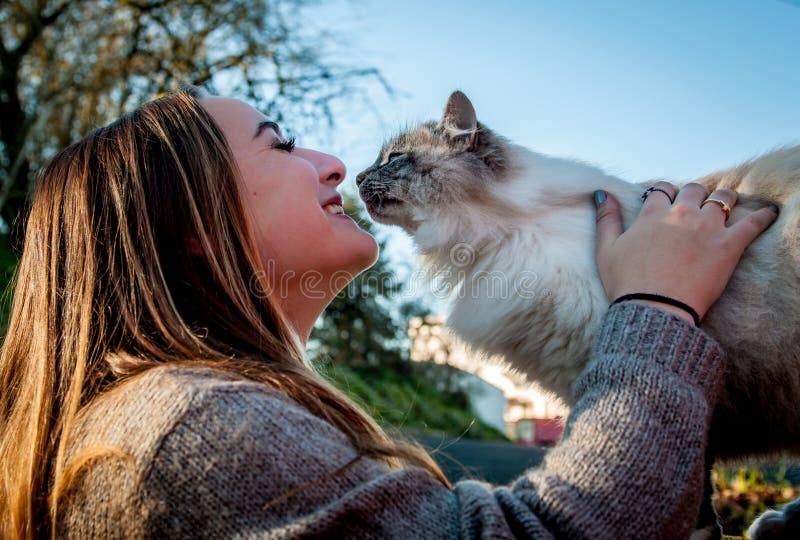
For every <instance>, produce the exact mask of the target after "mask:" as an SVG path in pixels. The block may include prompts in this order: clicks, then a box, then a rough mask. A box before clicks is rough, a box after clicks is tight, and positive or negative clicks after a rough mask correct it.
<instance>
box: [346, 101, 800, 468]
mask: <svg viewBox="0 0 800 540" xmlns="http://www.w3.org/2000/svg"><path fill="white" fill-rule="evenodd" d="M696 181H697V182H700V183H702V184H704V185H706V186H707V187H708V188H709V189H710V190H713V189H714V188H717V187H728V188H732V189H735V190H736V191H738V192H739V193H740V199H739V202H738V204H737V205H736V207H735V208H734V210H733V212H732V215H731V218H730V221H729V223H730V222H735V221H737V220H738V219H741V218H742V215H743V213H746V212H744V209H755V208H760V207H762V206H764V205H765V204H768V203H769V202H774V203H776V204H778V205H779V207H780V208H781V214H780V216H779V218H778V220H777V221H776V222H775V223H774V224H773V225H772V227H771V228H770V229H769V230H768V231H767V232H765V233H764V234H763V235H762V236H761V237H759V238H758V239H757V240H756V242H755V243H754V244H753V245H751V246H750V248H749V249H748V250H747V252H746V253H745V255H744V257H743V259H742V261H741V263H740V265H739V266H738V268H737V270H736V272H735V273H734V275H733V277H732V279H731V281H730V282H729V284H728V286H727V288H726V290H725V293H724V294H723V296H722V297H721V298H720V299H719V301H718V302H717V303H716V304H715V305H714V306H713V307H712V309H711V310H710V311H709V312H708V314H707V315H706V316H705V318H704V320H703V323H702V326H703V328H704V329H705V330H706V331H708V333H709V334H711V335H712V336H714V337H715V338H716V339H717V340H718V341H719V342H720V343H721V344H722V346H723V348H724V349H725V351H726V353H727V355H728V358H729V361H728V366H729V367H728V373H727V376H726V385H725V391H724V392H723V395H722V397H721V399H720V402H719V404H718V407H717V410H716V412H715V419H714V423H713V427H712V431H713V432H712V445H713V448H714V452H715V453H716V454H717V455H720V456H739V455H743V454H758V453H764V452H766V451H775V450H782V449H786V450H794V451H800V407H798V406H797V404H798V401H800V399H799V398H800V147H795V148H787V149H783V150H780V151H777V152H774V153H772V154H769V155H766V156H764V157H761V158H759V159H756V160H754V161H751V162H748V163H746V164H743V165H741V166H739V167H736V168H734V169H730V170H727V171H723V172H720V173H715V174H713V175H710V176H708V177H705V178H703V179H700V180H696ZM358 183H359V187H360V192H361V196H362V198H363V199H364V201H365V202H366V204H367V208H368V211H369V212H370V214H371V215H372V217H373V218H375V219H376V220H378V221H381V222H384V223H391V224H396V225H400V226H401V227H403V228H404V229H405V230H406V231H407V232H409V233H410V234H411V235H412V236H413V237H414V241H415V244H416V246H417V249H418V251H419V254H420V255H421V258H422V262H423V265H424V266H425V268H426V269H427V270H428V271H429V272H431V277H433V279H434V280H435V281H436V282H437V283H438V285H439V286H442V285H444V284H447V285H449V287H450V288H451V294H450V314H449V316H448V325H449V326H450V327H451V329H452V330H454V331H455V332H456V334H458V335H459V336H460V337H461V338H462V339H464V340H465V341H466V342H467V343H469V344H470V345H472V346H474V347H475V348H476V349H479V350H481V351H484V352H486V353H489V354H492V355H496V354H499V355H502V356H503V357H504V358H505V360H506V361H507V362H508V363H509V364H510V365H511V366H513V367H514V368H516V369H517V370H519V371H521V372H523V373H525V374H526V375H527V376H528V377H529V378H530V379H532V380H536V381H537V382H538V383H539V384H540V385H542V386H543V387H544V388H546V389H548V390H551V391H553V392H554V393H555V394H557V395H558V396H559V397H561V398H562V399H564V400H565V401H566V402H568V403H569V402H570V401H571V397H572V394H571V387H572V383H573V382H574V380H575V379H576V378H577V376H578V374H579V373H580V372H581V371H582V370H583V368H584V367H585V365H586V362H587V361H588V357H589V351H590V347H591V344H592V339H593V336H594V335H595V333H596V331H597V329H598V327H599V324H600V320H601V318H602V315H603V314H604V313H605V311H606V309H607V308H608V303H609V302H608V299H607V298H606V296H605V292H604V290H603V288H602V285H601V283H600V280H599V277H598V275H597V272H596V265H595V259H594V245H595V209H594V206H593V203H592V197H591V195H592V192H593V191H594V190H595V189H604V190H606V191H608V192H610V193H613V194H614V195H615V196H616V197H617V198H618V200H619V201H620V202H621V204H622V207H623V217H624V221H625V225H626V226H629V225H630V224H631V223H632V221H633V219H634V218H635V216H636V215H637V214H638V211H639V208H640V207H641V199H640V196H641V194H642V191H643V190H644V188H645V187H646V185H649V184H650V183H647V184H631V183H628V182H625V181H623V180H620V179H618V178H614V177H612V176H609V175H607V174H605V173H603V172H602V171H600V170H598V169H597V168H594V167H592V166H589V165H586V164H583V163H579V162H575V161H570V160H564V159H558V158H553V157H548V156H544V155H541V154H537V153H535V152H531V151H529V150H527V149H525V148H522V147H520V146H517V145H513V144H511V143H510V142H508V141H507V140H505V139H503V138H502V137H499V136H497V135H495V134H493V133H492V132H491V131H490V130H488V129H486V128H485V126H482V125H480V124H477V121H476V120H475V116H474V111H473V110H472V106H471V104H470V103H469V100H467V98H466V96H463V94H460V93H458V92H457V93H454V94H453V95H452V96H451V98H450V100H449V102H448V105H447V108H446V110H445V114H444V116H443V118H442V120H441V121H440V122H438V123H433V122H431V123H428V124H424V125H422V126H419V127H417V128H415V129H413V130H410V131H408V132H406V133H403V134H401V135H399V136H398V137H396V138H395V139H393V140H392V141H390V142H389V143H387V144H386V145H384V148H383V149H382V150H381V153H380V156H379V158H378V160H377V161H376V162H375V164H374V165H373V166H372V167H370V168H369V169H367V170H365V171H364V172H362V173H361V174H360V175H359V178H358ZM656 196H661V195H660V194H657V195H656ZM685 277H686V276H682V275H681V269H680V268H676V269H675V279H683V278H685Z"/></svg>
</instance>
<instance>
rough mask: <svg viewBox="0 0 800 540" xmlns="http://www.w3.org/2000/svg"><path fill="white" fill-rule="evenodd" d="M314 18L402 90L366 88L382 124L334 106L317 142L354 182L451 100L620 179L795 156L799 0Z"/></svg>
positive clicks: (446, 8)
mask: <svg viewBox="0 0 800 540" xmlns="http://www.w3.org/2000/svg"><path fill="white" fill-rule="evenodd" d="M311 13H312V14H314V15H315V17H316V18H317V20H318V21H319V22H320V24H322V25H324V26H326V27H328V28H329V30H330V31H331V32H333V35H334V36H335V38H336V41H337V42H338V41H343V42H344V44H343V47H345V48H346V50H349V51H351V52H350V53H348V56H347V58H344V59H343V61H346V62H354V63H357V64H365V65H373V66H376V67H378V68H379V69H380V70H381V71H382V72H383V74H384V76H385V77H386V79H387V80H388V81H389V82H390V83H391V84H392V85H393V87H394V88H395V89H396V90H397V95H396V96H395V97H394V98H388V97H387V96H386V95H385V94H384V93H383V92H382V91H381V90H380V89H378V88H377V87H376V88H375V90H374V92H373V93H372V99H373V102H374V104H375V106H376V107H377V108H378V109H379V111H380V115H379V118H376V116H375V115H372V114H370V113H369V112H367V111H365V110H364V109H361V108H358V107H345V108H342V110H341V111H339V114H338V118H339V121H340V123H339V128H337V130H336V133H335V136H334V137H333V138H332V140H330V139H329V140H327V141H324V142H323V143H322V147H323V148H324V149H327V150H329V151H332V152H334V153H336V154H337V155H339V156H340V157H342V158H343V160H344V161H345V163H346V164H347V165H348V168H349V171H350V173H349V175H348V177H349V182H352V181H353V179H354V177H355V174H356V173H357V172H358V171H360V170H361V169H363V168H364V167H366V166H367V165H368V164H369V163H371V162H372V161H373V160H374V158H375V156H376V153H377V150H378V148H379V146H380V143H381V141H382V140H383V139H384V138H386V137H389V136H391V135H392V134H393V133H394V132H396V131H397V130H398V129H399V128H400V127H402V126H403V125H406V124H408V123H413V122H415V121H418V120H427V119H431V118H437V117H438V116H439V115H440V113H441V110H442V108H443V106H444V103H445V100H446V98H447V96H448V95H449V93H450V92H451V91H452V90H453V89H456V88H459V89H461V90H463V91H465V92H466V93H467V95H468V96H469V97H470V98H471V99H472V101H473V103H474V105H475V108H476V111H477V114H478V118H479V120H481V121H482V122H484V123H486V124H487V125H489V126H490V127H492V128H493V129H495V130H496V131H497V132H499V133H501V134H503V135H505V136H507V137H510V138H511V139H513V140H515V141H516V142H518V143H521V144H523V145H526V146H528V147H530V148H532V149H535V150H537V151H541V152H545V153H549V154H555V155H562V156H572V157H576V158H580V159H582V160H585V161H589V162H592V163H595V164H598V165H600V166H602V167H604V168H606V169H607V170H609V171H610V172H612V173H615V174H617V175H619V176H621V177H623V178H625V179H629V180H644V179H649V178H655V177H659V178H667V179H672V180H684V179H686V180H688V179H691V178H693V177H697V176H700V175H703V174H706V173H708V172H711V171H713V170H715V169H718V168H722V167H726V166H730V165H734V164H736V163H738V162H740V161H742V160H744V159H747V158H749V157H752V156H755V155H758V154H760V153H762V152H765V151H768V150H770V149H772V148H774V147H776V146H779V145H786V144H800V1H795V0H793V1H789V0H725V1H723V0H714V1H697V0H695V1H687V0H672V1H669V2H653V1H627V0H619V1H605V2H597V1H589V0H558V1H556V0H552V1H534V0H529V1H501V0H498V1H495V2H491V3H490V2H486V1H485V0H484V1H474V0H461V1H428V2H424V1H421V0H407V1H405V2H388V1H380V0H335V1H334V2H333V3H331V2H328V3H326V4H325V5H324V6H322V7H319V8H314V9H313V10H312V11H311ZM352 51H354V52H352ZM391 236H392V237H393V238H394V237H395V236H397V238H398V240H397V242H394V241H393V244H394V245H395V246H396V248H395V249H398V250H400V251H405V250H407V249H408V245H407V244H406V245H404V244H403V243H404V240H402V238H401V237H400V236H399V235H395V234H392V235H391Z"/></svg>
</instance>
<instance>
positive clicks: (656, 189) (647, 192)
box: [642, 186, 675, 204]
mask: <svg viewBox="0 0 800 540" xmlns="http://www.w3.org/2000/svg"><path fill="white" fill-rule="evenodd" d="M654 191H660V192H661V193H663V194H664V195H666V196H667V199H669V202H670V204H672V203H674V202H675V201H674V200H672V195H670V194H669V193H668V192H667V190H665V189H661V188H660V187H658V186H650V187H649V188H647V189H646V190H644V193H642V202H644V201H646V200H647V196H648V195H650V194H651V193H652V192H654Z"/></svg>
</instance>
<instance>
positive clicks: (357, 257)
mask: <svg viewBox="0 0 800 540" xmlns="http://www.w3.org/2000/svg"><path fill="white" fill-rule="evenodd" d="M353 244H354V245H353V248H354V249H353V255H354V257H353V259H354V263H355V265H356V266H357V267H358V272H359V273H361V272H363V271H364V270H366V269H367V268H369V267H370V266H372V265H373V264H375V262H376V261H377V260H378V255H379V248H378V242H377V240H375V238H374V237H373V236H372V235H371V234H369V233H368V232H366V231H361V234H360V238H358V240H357V241H354V242H353Z"/></svg>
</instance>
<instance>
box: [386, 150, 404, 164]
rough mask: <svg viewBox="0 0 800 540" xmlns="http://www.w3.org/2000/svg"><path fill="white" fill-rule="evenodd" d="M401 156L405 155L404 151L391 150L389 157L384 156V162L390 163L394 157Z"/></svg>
mask: <svg viewBox="0 0 800 540" xmlns="http://www.w3.org/2000/svg"><path fill="white" fill-rule="evenodd" d="M403 156H405V153H404V152H392V153H391V154H389V157H388V158H386V163H391V162H392V161H394V160H395V159H397V158H399V157H403Z"/></svg>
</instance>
